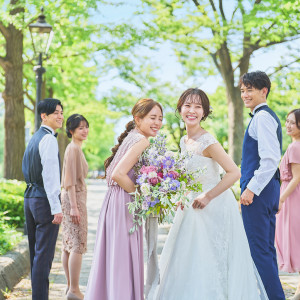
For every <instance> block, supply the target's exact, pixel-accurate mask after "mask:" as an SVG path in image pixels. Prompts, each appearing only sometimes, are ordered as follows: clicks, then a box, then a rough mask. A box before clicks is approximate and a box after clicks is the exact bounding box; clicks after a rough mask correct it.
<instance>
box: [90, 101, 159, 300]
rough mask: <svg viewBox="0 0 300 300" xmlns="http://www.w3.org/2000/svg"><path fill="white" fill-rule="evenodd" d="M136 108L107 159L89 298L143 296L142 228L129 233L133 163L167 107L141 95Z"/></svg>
mask: <svg viewBox="0 0 300 300" xmlns="http://www.w3.org/2000/svg"><path fill="white" fill-rule="evenodd" d="M131 113H132V116H133V121H130V122H129V123H128V124H127V125H126V130H125V131H124V132H123V133H122V134H121V135H120V136H119V138H118V142H119V143H118V144H117V145H116V146H115V147H114V148H112V155H111V156H110V157H109V158H108V159H107V160H106V161H105V162H104V166H105V177H106V180H107V184H108V191H107V193H106V195H105V199H104V202H103V205H102V207H101V211H100V215H99V221H98V228H97V237H96V242H95V249H94V259H93V264H92V267H91V271H90V276H89V281H88V285H87V290H86V293H85V298H84V299H86V300H100V299H101V300H142V299H144V258H143V229H142V227H140V228H139V230H137V231H135V232H134V233H133V234H130V233H129V230H130V229H131V228H132V227H133V218H132V215H131V214H130V213H129V211H128V207H127V203H129V202H130V201H132V196H131V195H130V193H132V192H134V191H135V178H134V170H133V167H134V165H135V164H136V163H137V162H138V159H139V156H140V155H141V153H142V152H143V151H144V150H145V149H146V148H147V147H148V146H149V141H148V138H149V137H151V136H152V137H153V136H155V135H156V134H157V132H158V130H159V129H160V128H161V126H162V118H163V112H162V107H161V105H160V104H159V103H158V102H156V101H154V100H152V99H141V100H139V101H138V102H137V103H136V104H135V106H134V107H133V109H132V111H131Z"/></svg>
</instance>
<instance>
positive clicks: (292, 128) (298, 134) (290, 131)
mask: <svg viewBox="0 0 300 300" xmlns="http://www.w3.org/2000/svg"><path fill="white" fill-rule="evenodd" d="M299 125H300V124H298V126H299ZM298 126H297V122H296V117H295V114H294V113H290V114H289V115H288V116H287V118H286V121H285V128H286V133H287V135H289V136H290V137H291V138H293V139H300V129H299V128H298Z"/></svg>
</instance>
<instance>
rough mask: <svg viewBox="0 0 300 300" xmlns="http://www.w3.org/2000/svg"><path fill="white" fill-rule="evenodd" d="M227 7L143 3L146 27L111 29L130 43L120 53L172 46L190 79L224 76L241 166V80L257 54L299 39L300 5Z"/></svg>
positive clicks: (272, 2) (232, 142)
mask: <svg viewBox="0 0 300 300" xmlns="http://www.w3.org/2000/svg"><path fill="white" fill-rule="evenodd" d="M229 5H230V6H232V9H228V6H229ZM224 6H225V1H223V0H219V1H215V0H205V1H198V0H189V1H182V0H164V1H161V0H141V5H137V7H138V9H137V13H138V14H139V15H140V18H141V19H142V20H143V21H142V26H141V24H140V23H139V24H138V25H136V24H131V25H130V23H128V21H127V20H126V22H127V23H126V24H123V25H120V24H119V25H117V26H115V25H112V26H115V29H116V30H115V32H114V36H115V37H118V38H119V39H121V40H122V39H123V40H125V39H126V40H127V48H124V47H123V49H122V48H121V47H120V51H125V52H128V48H133V47H134V46H136V45H138V46H137V49H138V50H140V46H141V45H143V46H146V47H147V46H148V47H149V48H153V47H155V46H156V45H158V44H159V43H161V42H163V41H168V42H169V43H170V44H171V45H172V47H173V49H174V52H175V53H176V55H177V56H178V60H179V62H180V63H181V64H182V65H183V66H184V68H185V71H186V74H187V75H189V76H191V77H194V78H203V77H207V76H210V75H216V74H219V75H221V77H222V79H223V83H224V86H225V88H226V99H227V107H228V128H229V130H228V148H229V153H230V155H231V156H232V157H233V158H234V160H235V161H236V162H237V163H240V159H241V145H242V139H243V134H244V126H243V121H244V117H243V116H244V114H243V103H242V100H241V97H240V91H239V88H238V79H239V77H240V76H241V75H242V74H244V73H245V72H247V71H248V70H249V66H250V62H251V60H250V59H251V58H252V57H253V54H254V53H256V52H257V51H258V50H266V51H267V50H269V51H271V50H272V49H274V45H277V44H282V43H288V42H291V41H294V40H296V39H298V38H299V34H300V27H299V19H300V14H299V8H300V2H299V1H294V2H293V3H292V2H291V1H288V0H283V1H280V2H278V1H276V0H263V1H262V0H260V1H245V0H244V1H243V0H235V1H231V2H230V3H226V7H224ZM225 8H226V9H225ZM124 31H125V32H126V34H125V33H124ZM129 37H130V41H128V40H129ZM124 44H125V43H124ZM289 45H290V46H291V47H292V45H293V44H291V43H290V44H289ZM142 53H143V52H142ZM129 58H130V56H127V59H129ZM135 59H136V58H135ZM299 61H300V58H299V54H298V53H296V55H295V57H293V56H292V55H290V57H289V60H288V62H284V63H283V64H282V65H278V66H275V65H274V68H275V70H276V71H279V70H281V69H282V68H284V67H288V66H290V65H291V64H292V63H295V62H299ZM130 71H131V69H130V68H129V72H128V73H130ZM128 73H127V76H128Z"/></svg>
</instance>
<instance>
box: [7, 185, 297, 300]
mask: <svg viewBox="0 0 300 300" xmlns="http://www.w3.org/2000/svg"><path fill="white" fill-rule="evenodd" d="M105 192H106V185H105V184H104V183H103V182H101V181H97V180H89V182H88V216H89V224H88V226H89V227H88V228H89V232H88V252H87V253H86V254H85V255H84V257H83V262H82V270H81V277H80V288H81V291H82V292H83V293H84V292H85V289H86V285H87V281H88V276H89V271H90V266H91V263H92V260H93V250H94V241H95V236H96V230H97V222H98V216H99V211H100V208H101V205H102V201H103V199H104V195H105ZM167 229H168V226H163V227H160V229H159V240H158V253H159V254H160V252H161V250H162V246H163V243H164V241H165V239H166V236H167V232H168V230H167ZM60 255H61V237H59V238H58V243H57V249H56V254H55V259H54V262H53V265H52V270H51V276H50V292H49V299H50V300H61V299H65V298H64V290H65V287H66V280H65V277H64V271H63V268H62V265H61V262H60ZM145 257H146V255H145ZM280 278H281V282H282V284H283V287H284V291H285V294H286V297H287V299H289V298H290V297H291V296H292V295H293V293H294V292H295V289H296V286H297V281H298V280H299V275H298V274H288V273H281V276H280ZM30 288H31V287H30V278H29V276H27V277H26V278H24V279H23V280H21V282H20V283H19V284H18V285H17V286H16V287H15V288H14V291H13V292H12V293H11V294H9V295H8V299H18V300H25V299H31V289H30ZM170 300H171V299H170Z"/></svg>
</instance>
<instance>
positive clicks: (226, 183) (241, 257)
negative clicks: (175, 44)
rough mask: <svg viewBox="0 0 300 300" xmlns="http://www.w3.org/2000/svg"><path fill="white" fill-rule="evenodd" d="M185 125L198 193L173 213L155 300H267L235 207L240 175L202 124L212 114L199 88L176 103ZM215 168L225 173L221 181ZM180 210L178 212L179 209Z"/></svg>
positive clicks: (185, 148) (186, 146)
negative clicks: (235, 188)
mask: <svg viewBox="0 0 300 300" xmlns="http://www.w3.org/2000/svg"><path fill="white" fill-rule="evenodd" d="M177 110H178V112H179V113H180V115H181V117H182V119H183V121H184V122H185V124H186V130H187V136H184V137H183V138H182V139H181V142H180V144H181V150H182V152H184V153H186V152H191V153H192V156H191V158H189V159H188V160H187V161H186V164H187V167H188V169H191V170H196V169H198V168H205V169H206V171H205V172H204V173H203V174H201V175H200V177H199V178H198V179H197V180H199V181H200V182H201V183H202V188H203V192H202V193H190V194H189V195H188V197H189V200H190V203H189V204H188V207H187V206H185V207H181V205H180V204H179V208H178V209H177V213H176V216H175V218H174V224H173V226H172V228H171V230H170V233H169V235H168V238H167V241H166V244H165V246H164V249H163V252H162V255H161V259H160V274H161V281H160V286H159V287H158V289H157V295H156V296H155V298H156V299H159V300H198V299H199V300H210V299H212V300H218V299H220V300H223V299H224V300H225V299H226V300H261V299H268V297H267V294H266V292H265V290H264V287H263V285H262V282H261V280H260V277H259V275H258V272H257V270H256V267H255V265H254V263H253V260H252V258H251V254H250V249H249V246H248V241H247V237H246V234H245V230H244V226H243V222H242V218H241V215H240V213H239V210H238V204H237V202H236V200H235V197H234V195H233V193H232V191H231V190H230V187H231V186H232V185H233V183H234V182H235V181H237V180H238V179H239V177H240V171H239V169H238V167H237V166H236V165H235V163H234V162H233V161H232V159H231V158H230V157H229V156H228V155H227V153H226V152H225V151H224V149H223V148H222V146H221V145H220V144H219V143H218V142H217V140H216V139H215V138H214V137H213V136H212V135H210V134H209V133H208V132H206V131H205V130H204V129H203V128H202V127H201V126H200V121H203V120H205V118H206V117H207V116H208V115H209V113H210V105H209V99H208V98H207V96H206V94H205V93H204V92H203V91H202V90H200V89H188V90H187V91H185V92H184V93H183V94H182V95H181V97H180V99H179V101H178V104H177ZM219 166H221V167H222V168H223V169H224V170H225V172H226V174H225V175H224V176H223V178H222V180H221V179H220V175H219ZM180 208H181V209H180Z"/></svg>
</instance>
